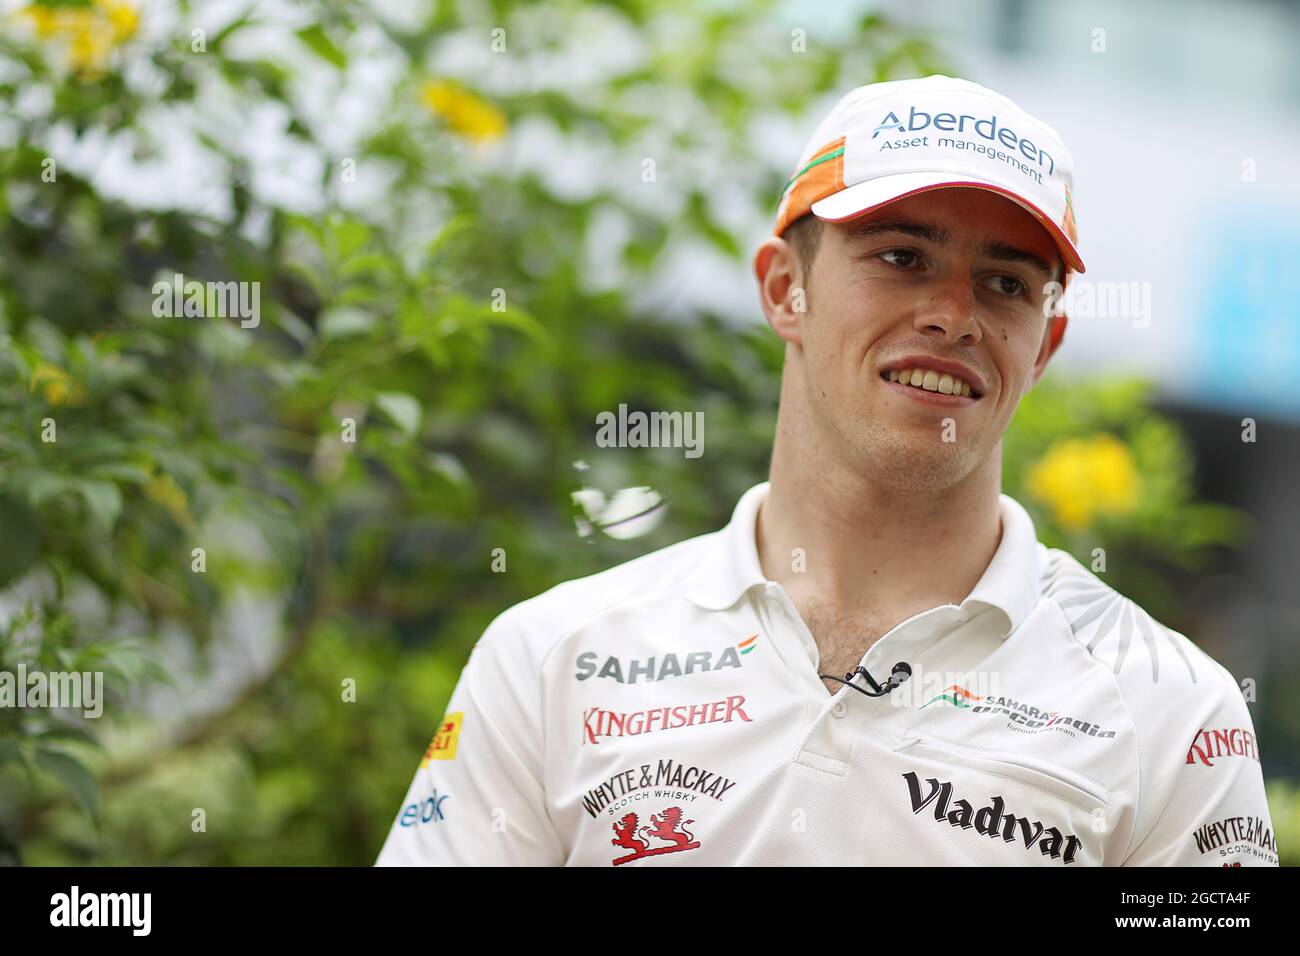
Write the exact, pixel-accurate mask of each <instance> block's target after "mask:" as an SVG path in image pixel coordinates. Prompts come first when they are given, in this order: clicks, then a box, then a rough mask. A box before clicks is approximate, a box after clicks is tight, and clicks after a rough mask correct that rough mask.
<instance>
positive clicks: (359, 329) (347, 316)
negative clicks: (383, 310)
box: [319, 308, 375, 339]
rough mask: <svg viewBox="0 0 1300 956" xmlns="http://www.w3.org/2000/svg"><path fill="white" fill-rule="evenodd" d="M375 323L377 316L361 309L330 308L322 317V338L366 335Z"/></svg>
mask: <svg viewBox="0 0 1300 956" xmlns="http://www.w3.org/2000/svg"><path fill="white" fill-rule="evenodd" d="M374 324H375V317H374V316H373V315H370V314H369V313H368V312H364V311H362V310H361V309H346V308H342V309H330V310H329V311H328V312H326V313H325V314H324V315H322V316H321V317H320V326H319V328H320V334H321V337H322V338H327V339H341V338H345V337H347V336H349V335H364V334H365V333H366V332H369V331H370V330H371V329H372V328H373V327H374Z"/></svg>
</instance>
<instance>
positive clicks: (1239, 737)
mask: <svg viewBox="0 0 1300 956" xmlns="http://www.w3.org/2000/svg"><path fill="white" fill-rule="evenodd" d="M1219 757H1251V758H1253V759H1254V761H1255V763H1259V750H1258V749H1256V747H1255V735H1254V734H1252V733H1251V732H1250V731H1249V730H1243V729H1242V728H1240V727H1233V728H1231V729H1229V728H1226V727H1225V728H1224V729H1223V730H1206V729H1205V728H1204V727H1202V728H1201V729H1200V730H1198V731H1197V732H1196V736H1195V737H1193V738H1192V745H1191V746H1190V747H1188V748H1187V763H1196V762H1197V761H1200V762H1201V763H1203V764H1205V766H1207V767H1213V766H1214V760H1215V759H1217V758H1219Z"/></svg>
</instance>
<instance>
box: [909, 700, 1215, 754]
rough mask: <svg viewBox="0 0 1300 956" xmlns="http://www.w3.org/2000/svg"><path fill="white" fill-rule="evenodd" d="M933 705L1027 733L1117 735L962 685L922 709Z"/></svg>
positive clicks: (922, 707) (1098, 727) (926, 703)
mask: <svg viewBox="0 0 1300 956" xmlns="http://www.w3.org/2000/svg"><path fill="white" fill-rule="evenodd" d="M931 704H950V705H951V706H953V707H958V708H960V709H962V710H969V711H971V712H972V713H976V714H1000V715H1002V716H1004V717H1006V718H1007V725H1008V726H1010V727H1011V728H1012V729H1013V730H1026V731H1030V732H1032V733H1038V732H1039V731H1043V730H1049V729H1051V730H1061V731H1064V732H1066V733H1070V732H1071V731H1073V730H1077V731H1079V732H1080V733H1084V734H1087V735H1088V736H1089V737H1114V736H1115V731H1113V730H1103V729H1102V728H1101V727H1100V726H1099V725H1098V724H1094V723H1092V722H1091V721H1087V720H1080V719H1078V718H1077V717H1068V716H1066V715H1065V714H1061V713H1058V712H1057V711H1055V710H1043V709H1042V708H1039V707H1032V706H1030V705H1029V704H1023V703H1021V702H1020V701H1018V700H1014V699H1012V698H1010V697H999V696H988V697H981V696H980V695H979V694H972V693H971V692H970V691H968V690H967V689H966V688H965V687H962V686H961V685H960V684H952V685H951V686H949V687H946V688H945V689H944V691H943V693H942V694H936V695H935V696H933V697H931V698H930V699H929V700H927V701H926V702H925V703H924V704H922V705H921V708H920V709H922V710H924V709H925V708H926V707H929V706H930V705H931ZM1188 762H1189V763H1190V762H1191V761H1188Z"/></svg>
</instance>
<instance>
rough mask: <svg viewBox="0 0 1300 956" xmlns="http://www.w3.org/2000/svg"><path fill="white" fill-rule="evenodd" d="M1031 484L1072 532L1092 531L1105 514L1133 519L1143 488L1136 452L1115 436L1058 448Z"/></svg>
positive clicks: (1034, 469)
mask: <svg viewBox="0 0 1300 956" xmlns="http://www.w3.org/2000/svg"><path fill="white" fill-rule="evenodd" d="M1026 483H1027V485H1028V487H1029V491H1030V493H1031V494H1033V495H1034V497H1036V498H1038V499H1040V500H1041V501H1043V502H1045V503H1046V504H1048V505H1050V506H1051V508H1052V511H1053V513H1054V515H1055V517H1056V520H1057V522H1058V523H1059V524H1060V525H1061V527H1063V528H1065V529H1067V530H1070V531H1077V530H1079V529H1081V528H1086V527H1088V526H1089V525H1091V524H1092V522H1093V520H1094V519H1095V518H1096V516H1097V515H1099V514H1108V515H1125V514H1129V513H1130V512H1132V511H1133V509H1134V508H1136V507H1137V502H1138V494H1139V492H1140V490H1141V485H1142V481H1141V478H1140V477H1139V475H1138V470H1137V465H1136V464H1135V463H1134V461H1133V453H1132V452H1131V451H1129V447H1128V446H1127V445H1126V444H1124V443H1123V442H1122V441H1120V440H1119V439H1118V438H1116V437H1115V436H1114V435H1096V436H1093V437H1092V438H1068V439H1065V440H1063V441H1059V442H1057V443H1055V444H1054V445H1052V447H1051V448H1049V449H1048V450H1047V454H1045V455H1044V456H1043V457H1042V458H1041V459H1039V460H1038V462H1037V463H1035V464H1034V466H1033V467H1032V468H1030V469H1029V475H1028V479H1027V482H1026Z"/></svg>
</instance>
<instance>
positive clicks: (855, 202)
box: [811, 173, 1087, 272]
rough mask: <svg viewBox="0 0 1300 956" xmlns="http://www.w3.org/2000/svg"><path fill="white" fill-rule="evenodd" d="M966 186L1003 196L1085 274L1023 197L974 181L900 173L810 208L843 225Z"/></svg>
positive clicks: (1065, 239)
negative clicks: (903, 202) (895, 205)
mask: <svg viewBox="0 0 1300 956" xmlns="http://www.w3.org/2000/svg"><path fill="white" fill-rule="evenodd" d="M955 186H965V187H968V188H970V189H984V190H988V191H989V192H994V193H997V194H998V195H999V196H1005V197H1006V198H1007V199H1010V200H1011V201H1012V202H1014V203H1016V204H1017V205H1019V206H1020V207H1021V208H1023V209H1024V210H1026V211H1027V212H1028V213H1029V214H1030V215H1032V216H1033V217H1034V218H1035V219H1036V220H1038V223H1039V224H1040V225H1041V226H1042V227H1043V228H1044V229H1046V230H1047V233H1048V235H1050V236H1051V237H1052V241H1053V242H1054V243H1056V248H1057V250H1058V251H1059V252H1060V253H1061V258H1062V259H1064V260H1065V264H1066V266H1067V267H1069V268H1070V269H1073V270H1074V271H1075V272H1085V271H1087V270H1085V269H1084V267H1083V259H1081V258H1080V257H1079V250H1078V249H1076V248H1075V247H1074V243H1073V242H1071V241H1070V237H1069V236H1067V235H1066V234H1065V232H1064V230H1062V229H1061V227H1060V226H1058V225H1057V224H1056V223H1055V222H1053V221H1052V219H1051V218H1050V217H1049V216H1048V215H1047V214H1046V213H1044V212H1043V211H1042V210H1041V209H1039V208H1038V207H1037V206H1035V205H1034V204H1033V203H1031V202H1029V200H1027V199H1025V198H1024V197H1023V196H1020V195H1017V194H1016V193H1014V192H1012V191H1011V190H1010V189H1007V188H1006V187H1005V186H999V185H996V184H994V183H990V182H983V181H981V180H977V179H953V178H952V175H951V174H950V173H899V174H898V175H896V176H882V177H880V178H879V179H872V180H870V181H868V182H865V183H858V184H857V185H854V186H849V187H847V188H845V189H841V190H840V191H839V192H837V193H832V194H831V195H829V196H827V197H825V198H824V199H819V200H817V201H816V202H815V203H813V204H812V207H811V208H812V212H813V215H815V216H816V217H817V218H818V219H821V220H822V221H824V222H845V221H847V220H849V219H856V218H858V217H859V216H863V215H866V214H867V213H869V212H873V211H875V210H877V209H880V208H881V207H882V206H887V205H889V204H890V203H892V202H897V201H898V200H900V199H906V198H907V197H908V196H915V195H917V194H918V193H924V192H930V191H931V190H934V189H949V188H952V187H955Z"/></svg>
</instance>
